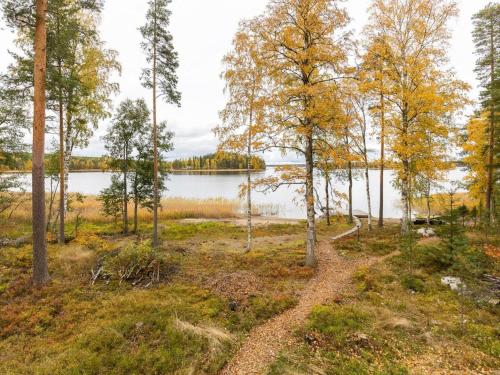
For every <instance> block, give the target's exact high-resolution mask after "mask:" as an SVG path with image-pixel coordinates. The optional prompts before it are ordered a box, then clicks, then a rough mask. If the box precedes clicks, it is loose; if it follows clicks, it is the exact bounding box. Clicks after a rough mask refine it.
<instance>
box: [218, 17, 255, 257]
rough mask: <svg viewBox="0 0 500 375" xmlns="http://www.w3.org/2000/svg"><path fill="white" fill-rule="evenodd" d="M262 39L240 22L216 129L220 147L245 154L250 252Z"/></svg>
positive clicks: (226, 61) (229, 57)
mask: <svg viewBox="0 0 500 375" xmlns="http://www.w3.org/2000/svg"><path fill="white" fill-rule="evenodd" d="M258 43H259V39H258V37H257V35H255V34H253V33H252V30H251V29H250V27H249V25H248V24H246V23H241V25H240V30H239V31H238V33H237V34H236V37H235V38H234V40H233V50H232V51H231V52H230V53H228V54H227V55H226V56H225V57H224V60H223V63H224V65H225V70H224V73H223V74H222V77H223V78H224V79H225V81H226V91H227V93H228V95H229V99H228V102H227V104H226V107H225V109H224V110H223V111H222V112H221V114H220V116H221V118H222V122H223V124H222V125H220V126H218V127H217V128H215V129H214V132H215V134H216V135H217V137H218V138H219V139H220V144H219V149H220V150H223V151H232V152H239V153H246V160H245V164H246V171H247V184H246V186H245V191H246V197H247V252H249V251H250V250H251V249H252V176H251V170H252V154H253V152H254V150H258V149H259V148H261V147H262V144H261V138H262V137H261V134H262V131H263V129H262V124H261V122H262V108H263V106H262V99H263V89H264V88H263V86H264V76H263V71H262V70H263V69H262V67H261V63H260V62H259V60H258V59H259V54H258V48H259V44H258Z"/></svg>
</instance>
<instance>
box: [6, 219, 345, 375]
mask: <svg viewBox="0 0 500 375" xmlns="http://www.w3.org/2000/svg"><path fill="white" fill-rule="evenodd" d="M23 220H24V219H23V218H22V216H13V217H12V218H11V220H10V222H8V223H5V222H4V223H2V224H0V230H1V231H2V236H3V235H4V234H3V233H8V236H12V238H15V237H18V236H24V235H27V234H29V232H30V226H29V225H28V223H25V222H24V221H23ZM70 225H71V224H70ZM320 227H321V233H322V236H329V235H333V234H336V233H338V232H339V231H342V230H343V229H344V228H345V224H343V223H337V224H335V225H333V226H332V227H330V228H326V226H323V224H321V225H320ZM160 229H161V230H160V233H161V237H160V238H161V240H162V241H163V244H162V246H161V247H160V248H159V249H158V250H156V251H152V250H151V248H150V247H149V245H148V240H149V239H148V235H149V233H150V230H151V227H150V224H149V223H143V224H141V227H140V233H139V234H138V235H135V236H129V237H124V236H123V235H121V234H120V233H119V232H120V230H119V228H117V227H115V226H114V225H113V224H112V223H106V222H101V221H92V220H90V219H87V220H86V221H85V222H84V224H82V226H81V228H80V230H79V235H78V237H77V238H75V239H73V240H72V241H71V242H70V243H68V244H67V245H65V246H59V245H57V244H56V243H55V242H49V244H48V255H49V269H50V273H51V278H52V280H51V283H50V284H49V285H47V286H46V287H44V288H42V289H34V288H32V286H31V282H30V274H31V257H32V255H31V251H32V249H31V245H30V244H29V243H25V244H22V245H19V246H9V247H3V248H1V249H0V373H2V374H30V373H34V374H102V373H109V374H146V373H147V374H149V373H151V374H154V373H158V374H170V373H178V374H183V373H186V374H188V373H205V374H216V373H217V372H218V371H219V370H220V369H221V368H222V367H223V365H224V364H225V363H226V362H227V361H228V360H229V358H230V357H231V356H232V355H233V353H234V351H235V350H236V348H237V347H238V345H239V343H240V342H241V341H242V340H243V339H244V337H245V334H246V333H247V332H248V331H249V330H250V329H252V328H253V327H255V326H256V325H258V324H261V323H262V322H264V321H265V320H267V319H269V318H271V317H273V316H274V315H276V314H279V313H281V312H283V311H284V310H286V309H288V308H290V307H291V306H294V305H295V304H296V303H297V297H298V293H299V292H300V290H301V289H302V288H303V287H304V286H305V285H306V284H307V282H308V280H309V279H310V278H311V277H312V276H313V274H314V270H313V269H310V268H308V267H304V265H303V260H304V256H305V242H304V225H303V223H299V224H297V225H291V224H288V225H287V224H274V225H267V226H259V227H256V230H255V238H254V249H253V251H252V252H251V253H249V254H245V252H244V249H245V244H246V229H245V228H244V227H239V226H236V225H233V224H231V223H225V222H220V221H214V222H192V223H186V222H181V221H178V220H170V219H168V220H166V219H161V220H160ZM100 267H103V273H102V277H98V278H97V279H96V281H95V283H94V284H92V282H91V278H92V272H91V271H92V270H93V271H94V272H96V271H97V270H98V269H99V268H100ZM157 267H159V269H161V270H166V271H165V272H163V271H162V272H160V277H159V279H158V280H157V282H156V279H155V282H154V283H150V282H149V280H151V279H152V278H155V277H156V275H157V274H156V273H155V272H154V271H155V270H156V269H157ZM130 270H132V273H131V274H130V275H132V276H133V277H132V276H131V277H128V276H126V277H123V275H129V273H130V272H129V271H130ZM151 271H153V272H152V273H151ZM143 275H145V276H144V277H143ZM138 279H139V280H140V281H139V282H136V281H137V280H138ZM228 279H229V280H233V282H231V283H224V282H223V281H224V280H228ZM249 280H250V281H251V282H248V281H249ZM233 301H236V302H237V304H236V306H234V304H233V303H232V302H233Z"/></svg>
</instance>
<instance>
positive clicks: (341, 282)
mask: <svg viewBox="0 0 500 375" xmlns="http://www.w3.org/2000/svg"><path fill="white" fill-rule="evenodd" d="M346 233H349V232H346ZM392 255H394V254H389V255H388V256H385V257H379V258H362V259H356V260H350V259H345V258H343V257H341V256H340V255H338V254H337V252H335V251H334V250H333V249H332V248H331V245H330V243H329V242H326V241H324V242H320V243H319V244H318V247H317V256H318V270H317V272H316V275H315V276H314V277H313V278H312V279H311V281H310V282H309V284H308V285H307V287H306V288H305V289H304V291H303V292H302V294H301V297H300V300H299V303H298V305H297V306H296V307H294V308H292V309H290V310H287V311H285V312H284V313H283V314H281V315H278V316H276V317H274V318H272V319H270V320H268V321H267V322H266V323H264V324H263V325H261V326H259V327H256V328H254V329H253V330H252V331H250V333H249V335H248V337H247V339H246V340H245V342H244V343H243V345H242V346H241V348H240V349H239V350H238V352H237V353H236V355H235V356H234V357H233V358H232V360H231V361H230V362H229V363H228V364H227V366H226V367H225V368H224V369H223V370H222V371H221V372H220V374H221V375H250V374H265V373H266V371H267V370H268V368H269V366H270V365H271V364H272V363H273V362H274V361H275V359H276V357H277V356H278V354H279V353H280V351H282V350H283V349H285V348H287V347H290V346H291V345H293V344H295V343H296V339H295V338H294V335H293V333H294V331H295V330H296V329H297V328H298V327H299V326H300V324H301V323H303V322H304V321H305V320H306V318H307V316H308V315H309V314H310V312H311V310H312V308H313V307H314V306H315V305H319V304H323V303H326V302H328V301H329V300H331V299H332V298H334V297H336V296H339V295H342V294H343V293H344V292H347V291H348V289H349V287H350V280H351V277H352V275H353V273H354V272H355V271H356V270H357V269H358V268H359V267H360V266H369V265H371V264H374V263H376V262H378V261H382V260H383V259H385V258H388V257H390V256H392Z"/></svg>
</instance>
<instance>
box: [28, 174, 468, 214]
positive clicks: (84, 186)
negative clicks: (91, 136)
mask: <svg viewBox="0 0 500 375" xmlns="http://www.w3.org/2000/svg"><path fill="white" fill-rule="evenodd" d="M359 172H361V171H359ZM274 174H275V169H274V168H268V169H267V170H266V171H263V172H257V173H254V174H253V178H254V179H257V178H261V177H265V176H271V175H274ZM359 174H360V176H358V177H357V179H356V181H355V182H354V188H353V208H354V209H356V210H362V211H365V212H367V211H368V203H367V199H366V190H365V181H364V178H363V177H362V176H361V174H362V173H359ZM111 175H112V174H111V173H108V172H104V173H102V172H83V173H71V174H70V179H69V191H70V192H78V193H82V194H86V195H97V194H99V192H100V191H101V190H102V189H104V188H106V187H108V186H109V185H110V183H111ZM369 175H370V176H369V178H370V189H371V198H372V212H373V214H374V215H375V216H376V215H378V205H379V171H378V170H370V173H369ZM464 175H465V173H464V172H463V171H462V170H460V169H456V170H453V171H451V172H450V173H449V179H450V180H462V179H463V177H464ZM22 178H23V180H24V182H25V184H26V189H27V190H30V188H31V175H30V174H24V175H22ZM393 178H394V174H393V172H392V171H386V173H385V183H384V193H385V204H384V206H385V207H384V211H385V212H384V216H385V217H387V218H397V217H400V215H401V210H400V208H399V205H400V194H399V192H398V191H397V190H396V189H395V188H394V187H393V185H392V181H393ZM245 182H246V175H245V174H244V173H235V172H231V173H230V172H227V173H226V172H224V173H175V174H171V175H170V176H169V181H167V186H168V189H169V190H168V191H167V192H166V193H165V196H166V197H179V198H194V199H207V198H227V199H238V192H239V185H240V184H242V183H245ZM317 183H318V186H317V188H318V192H319V194H320V197H321V198H322V199H323V198H324V184H323V181H317ZM333 183H334V188H335V190H337V191H339V192H341V193H347V190H348V185H347V183H346V182H345V181H340V180H339V179H338V178H335V177H334V178H333ZM47 189H50V186H49V184H47ZM253 201H254V203H255V204H257V205H264V208H265V210H264V212H263V214H265V215H277V216H280V217H285V218H297V219H302V218H305V207H304V204H303V200H302V196H301V195H300V194H298V193H297V192H296V187H288V188H287V187H281V188H279V189H278V190H277V191H275V192H270V193H267V194H264V193H261V192H254V193H253ZM342 207H343V208H344V209H346V208H347V204H346V203H345V202H344V203H343V204H342Z"/></svg>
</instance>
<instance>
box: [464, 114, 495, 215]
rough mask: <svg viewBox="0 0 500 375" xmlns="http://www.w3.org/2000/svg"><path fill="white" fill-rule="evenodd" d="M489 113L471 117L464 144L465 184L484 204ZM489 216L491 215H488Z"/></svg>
mask: <svg viewBox="0 0 500 375" xmlns="http://www.w3.org/2000/svg"><path fill="white" fill-rule="evenodd" d="M488 117H489V116H488V114H487V113H483V114H482V115H479V116H477V117H475V116H473V117H472V118H470V119H469V122H468V124H467V127H466V131H465V137H464V143H463V145H462V148H463V151H464V153H465V155H464V159H463V160H464V163H465V165H466V166H467V171H468V173H467V176H466V177H465V184H466V186H467V189H468V190H469V194H470V195H471V197H472V198H473V199H475V200H477V201H479V202H480V203H481V205H484V203H485V200H486V197H487V195H486V191H487V190H488V177H489V173H488V172H489V170H488V159H489V155H488V154H489V153H488V149H489V147H488V143H489V135H488V128H489V125H490V123H489V118H488ZM487 216H489V215H487Z"/></svg>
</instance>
